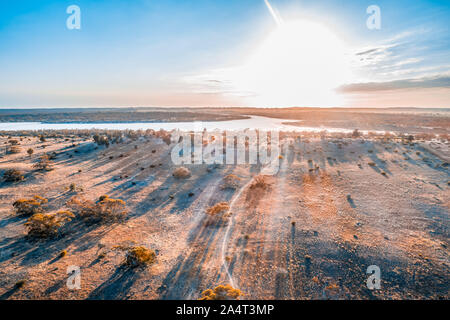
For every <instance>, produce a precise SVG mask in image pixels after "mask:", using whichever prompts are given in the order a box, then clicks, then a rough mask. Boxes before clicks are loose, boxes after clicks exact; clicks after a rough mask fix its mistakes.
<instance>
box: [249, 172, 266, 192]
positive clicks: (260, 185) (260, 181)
mask: <svg viewBox="0 0 450 320" xmlns="http://www.w3.org/2000/svg"><path fill="white" fill-rule="evenodd" d="M269 187H270V184H269V183H268V182H267V179H266V177H265V176H262V175H261V176H257V177H256V178H255V181H253V183H252V184H251V185H250V189H251V190H252V189H263V190H267V189H269Z"/></svg>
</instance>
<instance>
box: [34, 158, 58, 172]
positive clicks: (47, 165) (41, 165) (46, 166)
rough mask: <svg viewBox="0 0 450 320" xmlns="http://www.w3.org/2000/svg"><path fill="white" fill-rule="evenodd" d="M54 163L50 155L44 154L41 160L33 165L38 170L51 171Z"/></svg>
mask: <svg viewBox="0 0 450 320" xmlns="http://www.w3.org/2000/svg"><path fill="white" fill-rule="evenodd" d="M52 165H53V163H52V161H51V160H50V158H49V157H48V155H47V154H44V155H42V156H41V157H40V158H39V161H38V162H37V163H35V164H34V165H33V167H34V168H36V169H38V170H45V171H50V170H52Z"/></svg>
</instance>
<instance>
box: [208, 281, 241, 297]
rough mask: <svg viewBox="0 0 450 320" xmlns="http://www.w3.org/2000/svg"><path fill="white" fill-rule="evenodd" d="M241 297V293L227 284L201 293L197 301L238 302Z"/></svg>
mask: <svg viewBox="0 0 450 320" xmlns="http://www.w3.org/2000/svg"><path fill="white" fill-rule="evenodd" d="M241 295H242V292H241V291H240V290H239V289H235V288H233V287H232V286H230V285H229V284H227V285H225V286H224V285H220V286H217V287H215V288H214V289H208V290H205V291H203V292H202V297H201V298H200V299H199V300H239V296H241Z"/></svg>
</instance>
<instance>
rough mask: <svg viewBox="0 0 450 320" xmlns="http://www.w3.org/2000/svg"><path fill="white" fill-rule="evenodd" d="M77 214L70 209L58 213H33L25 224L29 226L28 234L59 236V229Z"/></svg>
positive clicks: (45, 236) (42, 236)
mask: <svg viewBox="0 0 450 320" xmlns="http://www.w3.org/2000/svg"><path fill="white" fill-rule="evenodd" d="M74 217H75V216H74V215H73V213H72V212H69V211H59V212H57V213H50V214H43V213H36V214H34V215H32V216H31V217H30V218H29V219H28V221H27V222H26V223H25V225H26V226H27V227H28V235H29V236H32V237H38V238H48V237H54V236H57V235H58V233H59V229H60V228H61V227H62V226H63V225H64V224H65V223H66V222H68V221H70V220H72V218H74Z"/></svg>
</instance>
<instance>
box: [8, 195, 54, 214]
mask: <svg viewBox="0 0 450 320" xmlns="http://www.w3.org/2000/svg"><path fill="white" fill-rule="evenodd" d="M47 202H48V200H47V199H45V198H43V197H40V196H34V197H33V198H31V199H19V200H16V201H14V203H13V207H14V209H15V210H16V213H17V214H19V215H26V216H31V215H33V214H37V213H41V212H43V211H44V209H43V208H42V205H43V204H45V203H47Z"/></svg>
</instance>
